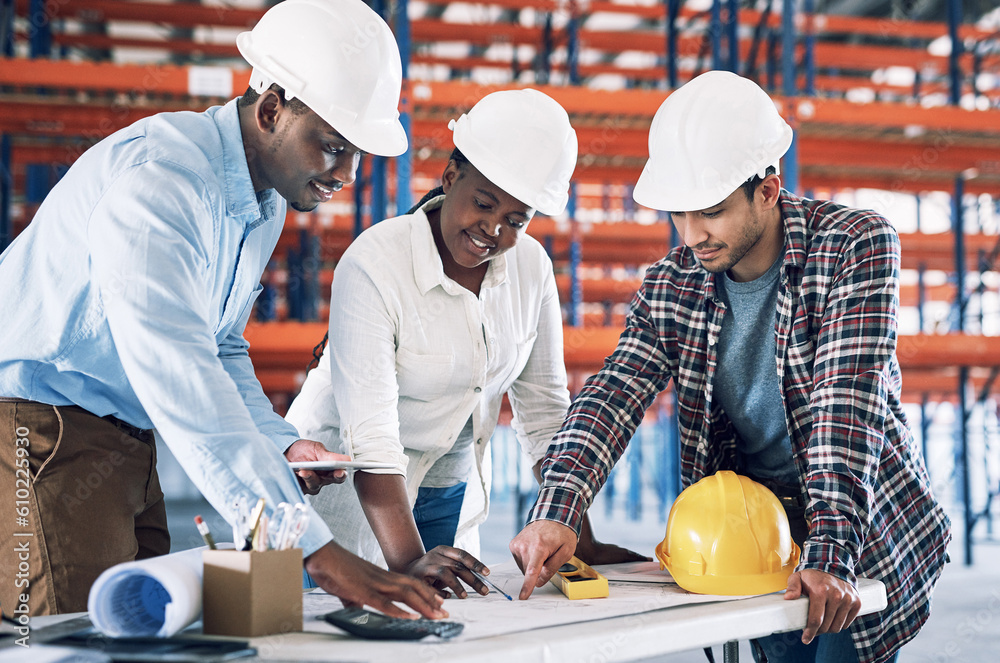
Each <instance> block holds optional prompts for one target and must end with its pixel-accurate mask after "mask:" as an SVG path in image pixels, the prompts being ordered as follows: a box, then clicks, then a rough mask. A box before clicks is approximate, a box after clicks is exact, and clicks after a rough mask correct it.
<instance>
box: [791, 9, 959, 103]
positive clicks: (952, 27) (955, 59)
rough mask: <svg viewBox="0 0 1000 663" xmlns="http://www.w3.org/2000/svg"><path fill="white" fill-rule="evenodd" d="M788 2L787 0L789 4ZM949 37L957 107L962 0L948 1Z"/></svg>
mask: <svg viewBox="0 0 1000 663" xmlns="http://www.w3.org/2000/svg"><path fill="white" fill-rule="evenodd" d="M787 1H788V0H786V2H787ZM947 10H948V37H949V38H950V39H951V54H950V55H949V56H948V75H949V77H950V78H951V94H950V97H951V99H950V101H951V103H952V104H953V105H955V106H957V105H958V102H959V101H961V100H962V67H961V64H960V59H961V57H962V51H963V48H962V38H961V37H959V36H958V28H959V26H960V25H962V0H948V7H947Z"/></svg>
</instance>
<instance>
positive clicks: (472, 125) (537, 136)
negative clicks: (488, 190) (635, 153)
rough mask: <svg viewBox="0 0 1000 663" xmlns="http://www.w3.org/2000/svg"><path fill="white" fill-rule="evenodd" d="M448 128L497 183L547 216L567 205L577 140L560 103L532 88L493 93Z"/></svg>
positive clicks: (472, 160)
mask: <svg viewBox="0 0 1000 663" xmlns="http://www.w3.org/2000/svg"><path fill="white" fill-rule="evenodd" d="M448 128H449V129H451V130H452V131H453V132H454V134H453V136H452V138H453V140H454V141H455V147H457V148H458V149H459V150H460V151H461V152H462V154H464V155H465V157H466V158H467V159H468V160H469V162H470V163H471V164H472V165H473V166H475V167H476V169H477V170H479V172H481V173H482V174H483V176H484V177H486V179H488V180H489V181H491V182H493V184H496V185H497V186H498V187H500V188H501V189H503V190H504V191H505V192H507V193H509V194H510V195H511V196H513V197H514V198H517V199H518V200H519V201H521V202H522V203H524V204H525V205H528V206H530V207H533V208H535V209H536V210H538V211H539V212H541V213H542V214H548V215H550V216H551V215H554V214H559V213H561V212H562V211H563V210H564V209H566V202H567V201H568V200H569V180H570V177H572V176H573V170H574V169H575V168H576V151H577V144H576V131H574V130H573V127H572V126H570V123H569V115H567V114H566V110H565V109H564V108H563V107H562V106H560V105H559V102H558V101H556V100H555V99H553V98H552V97H550V96H548V95H547V94H545V93H543V92H539V91H538V90H531V89H526V90H504V91H501V92H493V93H491V94H488V95H486V96H485V97H483V98H482V99H480V100H479V103H477V104H476V105H475V106H473V107H472V109H471V110H470V111H469V112H468V113H465V114H463V115H462V116H461V117H460V118H458V119H457V120H452V121H451V122H449V123H448Z"/></svg>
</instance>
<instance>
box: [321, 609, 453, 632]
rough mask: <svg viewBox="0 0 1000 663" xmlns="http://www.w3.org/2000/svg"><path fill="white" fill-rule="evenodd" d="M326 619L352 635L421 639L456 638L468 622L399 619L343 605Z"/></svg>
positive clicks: (324, 617) (324, 616) (329, 613)
mask: <svg viewBox="0 0 1000 663" xmlns="http://www.w3.org/2000/svg"><path fill="white" fill-rule="evenodd" d="M323 619H324V620H326V621H327V622H329V623H330V624H333V625H334V626H336V627H337V628H339V629H341V630H343V631H347V632H348V633H350V634H351V635H356V636H358V637H359V638H368V639H369V640H419V639H421V638H425V637H427V636H428V635H436V636H438V637H439V638H444V639H445V640H447V639H448V638H454V637H455V636H456V635H458V634H459V633H461V632H462V629H463V628H465V624H459V623H458V622H439V621H433V620H430V619H398V618H396V617H388V616H386V615H383V614H382V613H380V612H372V611H371V610H365V609H363V608H342V609H341V610H334V611H333V612H328V613H326V614H325V615H323Z"/></svg>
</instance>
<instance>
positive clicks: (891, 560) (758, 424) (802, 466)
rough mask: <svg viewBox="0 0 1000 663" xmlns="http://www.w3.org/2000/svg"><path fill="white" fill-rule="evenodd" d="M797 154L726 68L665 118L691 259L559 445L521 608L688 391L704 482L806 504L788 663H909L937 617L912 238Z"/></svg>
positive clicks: (653, 274)
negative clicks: (800, 189)
mask: <svg viewBox="0 0 1000 663" xmlns="http://www.w3.org/2000/svg"><path fill="white" fill-rule="evenodd" d="M790 142H791V129H790V128H789V127H788V125H787V124H785V122H784V121H783V120H782V119H781V118H780V116H779V115H778V113H777V111H776V110H775V108H774V105H773V103H772V102H771V101H770V99H769V98H768V97H767V95H766V94H765V93H764V92H763V90H761V89H760V88H759V87H757V85H756V84H754V83H752V82H751V81H749V80H747V79H744V78H741V77H739V76H736V75H735V74H730V73H727V72H708V73H706V74H703V75H702V76H699V77H698V78H695V79H694V80H692V81H691V82H690V83H688V84H687V85H685V86H684V87H682V88H681V89H679V90H678V91H676V92H674V93H673V94H672V95H671V96H670V98H669V99H667V100H666V101H665V102H664V103H663V105H662V106H661V107H660V109H659V111H657V113H656V116H655V117H654V119H653V125H652V127H651V129H650V159H649V162H648V163H647V165H646V168H645V169H644V171H643V173H642V176H641V177H640V179H639V182H638V184H637V185H636V188H635V193H634V196H635V199H636V201H637V202H639V203H641V204H644V205H647V206H649V207H653V208H657V209H662V210H667V211H670V213H671V217H672V220H673V222H674V224H675V225H676V227H677V230H678V232H679V233H680V236H681V237H682V238H683V240H684V246H681V247H677V248H675V249H673V250H672V251H671V252H670V253H669V255H667V257H666V258H664V259H662V260H660V261H659V262H657V263H656V264H654V265H653V266H652V267H651V268H650V269H649V270H648V272H647V273H646V276H645V279H644V280H643V284H642V287H641V289H640V290H639V292H638V293H637V294H636V296H635V298H634V299H633V301H632V304H631V307H630V312H629V315H628V318H627V320H626V324H625V330H624V332H623V333H622V335H621V338H620V339H619V342H618V347H617V348H616V349H615V351H614V352H613V353H612V354H611V356H609V357H608V358H607V359H606V360H605V362H604V368H603V369H602V370H601V371H600V372H599V373H598V374H597V375H594V376H593V377H591V378H590V379H589V380H588V381H587V384H586V385H585V386H584V388H583V390H582V391H581V392H580V394H579V396H578V397H577V398H576V400H575V401H574V402H573V405H572V407H571V408H570V411H569V413H568V415H567V418H566V422H565V423H564V425H563V428H562V430H561V431H560V432H559V434H558V435H557V436H556V437H555V438H554V439H553V442H552V446H551V447H550V448H549V452H548V455H547V457H546V459H545V461H544V464H543V473H544V478H545V481H544V484H543V485H542V487H541V489H540V491H539V495H538V499H537V502H536V503H535V506H534V509H533V510H532V513H531V515H530V518H529V524H528V525H527V526H526V527H525V528H524V529H523V530H522V531H521V533H520V534H518V536H517V537H516V538H515V539H514V540H513V541H512V542H511V545H510V548H511V552H512V553H513V554H514V557H515V559H516V560H517V561H518V564H519V565H520V566H521V569H522V571H524V573H525V580H524V586H523V587H522V589H521V598H522V599H526V598H528V596H530V594H531V592H532V590H533V588H535V587H540V586H542V585H543V584H544V583H545V582H547V581H548V580H549V578H551V577H552V575H553V574H554V573H555V571H556V569H558V568H559V566H561V565H562V564H563V563H565V562H566V561H567V560H568V559H569V558H570V556H571V555H572V553H573V550H574V548H575V545H576V537H577V528H578V526H579V522H580V518H581V516H582V514H583V513H584V511H585V510H586V509H587V508H588V507H589V505H590V504H591V502H592V500H593V497H594V495H595V494H596V492H597V491H598V490H599V489H600V487H601V486H602V485H603V484H604V481H605V480H606V479H607V476H608V473H609V472H610V470H611V468H612V466H613V465H614V463H615V462H616V461H617V459H618V458H619V457H620V456H621V454H622V452H623V451H624V449H625V446H626V445H627V444H628V441H629V439H630V438H631V437H632V434H633V433H634V431H635V429H636V427H637V426H638V425H639V423H640V422H641V421H642V419H643V415H644V412H645V410H646V408H647V407H649V405H650V404H651V403H652V402H653V399H654V398H655V397H656V395H657V394H658V393H659V392H660V391H662V390H663V389H665V388H666V386H667V384H668V382H669V381H670V380H673V381H674V388H675V389H676V391H677V401H678V419H679V425H680V433H681V449H680V455H681V473H682V477H683V483H684V485H685V486H689V485H691V484H693V483H695V482H697V481H698V480H699V479H701V478H702V477H705V476H708V475H711V474H713V473H715V472H717V471H718V470H723V469H730V470H736V471H738V472H740V473H742V474H745V475H748V476H751V477H752V478H754V479H756V480H758V481H760V482H761V483H763V484H765V485H767V486H768V487H770V488H771V489H772V490H774V491H775V492H776V494H778V495H779V496H784V497H787V498H790V500H791V501H792V502H795V501H798V503H799V505H800V508H799V509H795V508H794V507H793V508H790V509H787V511H788V515H789V521H790V525H791V528H792V533H793V536H795V537H796V538H797V539H798V542H799V543H800V544H801V545H802V547H803V550H802V557H801V561H800V564H799V566H798V569H797V570H796V572H795V573H793V574H792V575H791V576H790V578H789V580H788V589H787V592H786V594H785V598H786V599H793V598H798V597H799V596H801V595H806V596H808V597H809V614H808V620H807V625H806V628H805V629H804V630H803V631H802V632H800V633H796V634H794V635H792V634H780V635H772V636H768V637H767V638H761V639H760V641H759V642H760V644H761V645H762V647H763V649H764V651H765V653H766V654H767V657H768V660H769V661H770V662H771V663H775V662H776V661H791V660H794V661H805V660H810V661H823V662H828V663H833V662H837V663H839V662H841V661H854V660H857V661H864V662H869V661H878V662H882V661H893V660H895V658H896V652H897V651H898V649H899V648H900V647H901V646H902V645H903V644H904V643H905V642H907V641H908V640H910V639H911V638H912V637H913V636H914V635H916V633H917V631H918V630H919V629H920V627H921V625H922V624H923V623H924V621H926V619H927V616H928V614H929V612H930V597H931V592H932V590H933V586H934V583H935V582H936V580H937V578H938V577H939V575H940V573H941V570H942V567H943V565H944V563H945V560H946V547H947V544H948V542H949V540H950V538H951V534H950V522H949V520H948V517H947V516H946V515H945V514H944V512H943V510H942V509H941V507H940V505H939V504H938V503H937V502H936V501H935V499H934V497H933V495H932V494H931V488H930V481H929V479H928V475H927V470H926V468H925V466H924V462H923V459H922V458H921V455H920V452H919V450H918V448H917V446H916V445H915V443H914V440H913V436H912V434H911V432H910V430H909V428H908V426H907V423H906V419H905V417H904V414H903V411H902V407H901V405H900V400H899V399H900V383H901V380H900V371H899V364H898V362H897V360H896V334H897V309H898V306H899V302H898V290H899V270H900V259H899V250H900V249H899V238H898V236H897V234H896V232H895V230H894V229H893V228H892V226H891V225H890V224H889V222H888V221H887V220H886V219H884V218H883V217H881V216H880V215H878V214H876V213H874V212H870V211H860V210H853V209H849V208H846V207H843V206H841V205H837V204H835V203H832V202H825V201H815V200H807V199H802V198H798V197H796V196H794V195H792V194H790V193H789V192H787V191H784V190H782V189H781V183H780V180H779V178H778V176H777V163H778V160H779V158H780V157H781V155H783V154H784V152H785V151H786V150H787V149H788V146H789V144H790ZM785 501H786V502H787V501H788V500H785ZM858 576H863V577H868V578H875V579H878V580H880V581H882V582H883V583H885V586H886V592H887V594H888V607H887V608H886V609H885V610H883V611H882V612H881V613H877V614H872V615H867V616H864V617H861V618H857V619H855V618H856V616H857V613H858V610H859V608H860V600H859V598H858V593H857V590H856V587H855V586H856V578H857V577H858ZM817 636H818V637H817Z"/></svg>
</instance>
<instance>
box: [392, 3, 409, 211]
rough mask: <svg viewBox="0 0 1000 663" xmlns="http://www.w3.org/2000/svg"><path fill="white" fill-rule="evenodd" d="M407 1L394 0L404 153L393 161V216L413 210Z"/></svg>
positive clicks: (400, 120) (400, 119)
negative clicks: (399, 66) (400, 76)
mask: <svg viewBox="0 0 1000 663" xmlns="http://www.w3.org/2000/svg"><path fill="white" fill-rule="evenodd" d="M408 5H409V0H396V21H395V23H396V44H397V45H398V46H399V57H400V60H401V62H402V65H403V90H402V94H401V95H400V99H399V122H400V124H402V125H403V130H404V131H406V144H407V148H406V152H405V153H404V154H403V155H401V156H399V157H397V158H396V160H395V161H394V164H395V166H396V214H397V215H399V214H405V213H406V212H407V211H408V210H409V209H410V208H411V207H413V186H412V185H411V181H412V179H413V129H412V123H411V121H410V44H411V38H410V15H409V14H408V13H407V7H408Z"/></svg>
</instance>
